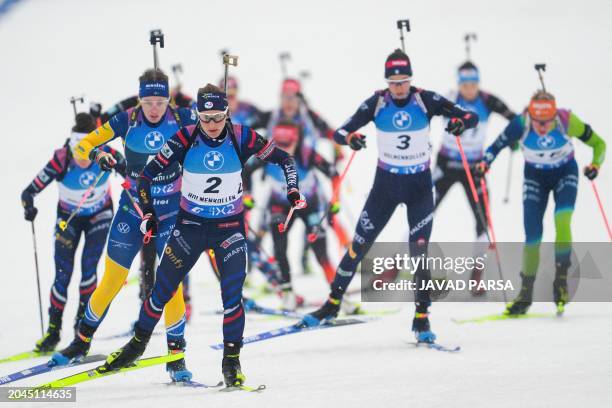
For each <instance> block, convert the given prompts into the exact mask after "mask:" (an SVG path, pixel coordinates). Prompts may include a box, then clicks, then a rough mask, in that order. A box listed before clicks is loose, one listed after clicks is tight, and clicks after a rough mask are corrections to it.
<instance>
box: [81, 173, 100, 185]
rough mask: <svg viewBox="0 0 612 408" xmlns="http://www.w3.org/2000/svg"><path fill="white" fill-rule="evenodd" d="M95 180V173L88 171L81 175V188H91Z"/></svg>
mask: <svg viewBox="0 0 612 408" xmlns="http://www.w3.org/2000/svg"><path fill="white" fill-rule="evenodd" d="M95 179H96V175H95V174H93V172H91V171H86V172H85V173H83V174H81V177H79V184H80V185H81V187H83V188H87V187H89V186H91V183H93V181H94V180H95Z"/></svg>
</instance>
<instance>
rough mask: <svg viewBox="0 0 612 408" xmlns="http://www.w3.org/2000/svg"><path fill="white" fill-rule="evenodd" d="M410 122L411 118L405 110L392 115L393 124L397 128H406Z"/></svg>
mask: <svg viewBox="0 0 612 408" xmlns="http://www.w3.org/2000/svg"><path fill="white" fill-rule="evenodd" d="M411 124H412V118H411V117H410V115H409V114H408V112H406V111H398V112H395V115H393V126H395V127H396V128H397V129H402V130H403V129H408V128H409V127H410V125H411Z"/></svg>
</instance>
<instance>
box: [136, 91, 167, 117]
mask: <svg viewBox="0 0 612 408" xmlns="http://www.w3.org/2000/svg"><path fill="white" fill-rule="evenodd" d="M169 102H170V100H169V99H168V98H164V97H163V96H145V97H144V98H141V99H140V106H142V113H144V115H145V118H147V120H148V121H149V122H151V123H157V122H159V121H160V120H161V118H162V117H163V116H164V114H165V113H166V109H168V103H169Z"/></svg>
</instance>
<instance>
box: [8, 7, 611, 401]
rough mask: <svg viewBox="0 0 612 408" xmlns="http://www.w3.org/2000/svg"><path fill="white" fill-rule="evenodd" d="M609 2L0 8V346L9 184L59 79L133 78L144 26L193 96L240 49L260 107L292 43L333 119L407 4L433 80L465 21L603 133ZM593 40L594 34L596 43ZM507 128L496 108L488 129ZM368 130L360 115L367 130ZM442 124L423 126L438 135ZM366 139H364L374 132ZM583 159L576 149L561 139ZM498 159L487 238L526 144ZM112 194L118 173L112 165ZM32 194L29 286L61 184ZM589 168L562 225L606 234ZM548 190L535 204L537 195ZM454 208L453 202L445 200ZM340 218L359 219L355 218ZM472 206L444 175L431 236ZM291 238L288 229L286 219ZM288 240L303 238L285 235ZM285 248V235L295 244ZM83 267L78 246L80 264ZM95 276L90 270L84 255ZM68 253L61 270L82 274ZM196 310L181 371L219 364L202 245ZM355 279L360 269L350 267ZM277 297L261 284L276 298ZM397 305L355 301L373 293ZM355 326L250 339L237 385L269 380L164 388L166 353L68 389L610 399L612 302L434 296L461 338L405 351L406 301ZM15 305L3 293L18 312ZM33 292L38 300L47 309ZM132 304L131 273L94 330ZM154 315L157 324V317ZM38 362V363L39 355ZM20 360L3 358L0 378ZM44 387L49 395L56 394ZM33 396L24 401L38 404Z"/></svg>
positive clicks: (32, 330) (26, 176)
mask: <svg viewBox="0 0 612 408" xmlns="http://www.w3.org/2000/svg"><path fill="white" fill-rule="evenodd" d="M610 15H612V3H610V2H607V1H603V0H602V1H588V2H570V1H549V0H546V1H538V2H533V1H528V0H515V1H512V2H491V1H486V0H465V1H461V2H443V1H440V0H438V1H427V2H425V1H411V2H407V1H385V2H379V3H372V2H369V1H350V2H349V1H334V2H330V1H326V2H324V1H321V0H311V1H308V2H300V3H292V4H289V3H287V2H284V3H280V2H274V3H272V2H270V3H264V2H254V1H246V0H235V1H232V2H231V3H221V2H216V3H212V2H200V1H187V0H184V1H180V2H179V1H176V2H169V1H161V0H149V1H144V0H136V1H130V2H126V1H120V0H106V1H101V0H97V1H93V0H90V1H88V2H80V1H76V0H56V1H53V2H51V1H43V0H29V1H22V2H19V3H18V4H17V5H15V6H14V7H13V8H12V10H11V12H10V13H9V14H7V15H4V16H3V18H2V20H0V55H2V60H1V63H0V77H1V78H2V79H3V81H2V98H0V112H2V113H1V116H0V119H1V121H0V122H1V123H2V128H3V136H4V137H3V142H4V145H3V152H4V154H3V155H2V160H0V174H2V181H3V185H4V186H5V187H4V189H3V191H4V193H3V196H4V197H5V199H4V200H3V201H2V204H1V205H2V213H3V214H4V217H3V220H2V221H3V225H2V226H3V228H5V230H6V231H10V235H8V234H6V235H5V237H4V238H3V240H2V245H1V246H0V251H1V252H0V257H1V259H2V260H3V261H4V268H3V272H2V273H0V299H2V300H1V301H0V306H1V309H0V310H1V314H0V316H1V321H2V324H3V327H4V330H1V331H0V344H1V345H2V354H3V355H4V354H6V355H10V354H14V353H17V352H21V351H24V350H25V349H27V348H29V347H30V346H31V345H33V344H34V341H35V340H36V339H37V338H38V337H39V335H40V333H39V327H38V310H37V300H36V288H35V287H36V283H35V275H34V271H33V269H34V265H33V259H32V248H31V245H32V243H31V236H30V228H29V226H28V225H27V224H26V223H25V222H24V221H23V218H22V210H21V206H20V205H19V196H20V193H21V190H22V189H23V188H24V187H25V186H26V185H27V183H28V182H29V181H30V180H31V178H32V177H33V176H34V175H35V174H36V173H37V172H38V171H39V170H40V168H41V167H42V165H43V164H44V163H45V161H46V160H48V158H49V157H50V155H51V152H52V151H53V149H54V148H56V147H57V146H59V145H60V144H61V143H62V142H63V140H64V139H65V138H66V137H67V136H68V134H69V128H70V126H71V121H72V108H71V107H70V105H69V103H68V100H69V98H70V96H73V95H80V94H84V95H85V96H86V98H87V99H88V100H95V101H101V102H102V103H103V104H104V105H105V106H107V107H108V106H110V105H111V104H112V103H114V102H116V101H118V100H120V99H122V98H124V97H126V96H128V95H131V94H132V93H133V92H135V90H136V86H137V82H136V78H137V77H138V75H140V73H141V72H142V71H143V70H144V69H145V68H147V67H149V65H150V64H151V49H150V46H149V45H148V33H149V30H151V29H154V28H162V29H163V30H164V33H165V34H166V48H165V49H163V50H162V51H161V52H160V60H161V64H162V67H164V68H166V70H167V71H169V67H170V65H171V64H174V63H178V62H180V63H182V65H183V68H184V71H185V74H184V78H183V81H184V86H185V89H186V90H187V91H188V92H190V93H192V94H194V93H195V90H196V89H197V87H199V86H201V85H203V84H205V83H206V82H216V81H217V80H218V78H219V76H220V74H221V65H220V62H219V57H218V51H219V50H220V49H221V48H224V47H228V48H229V49H230V50H231V52H233V53H235V54H237V55H239V56H240V60H239V66H238V68H237V69H236V71H235V73H236V75H237V76H238V77H239V80H240V83H241V92H242V96H243V97H244V99H246V100H250V101H252V102H255V103H256V104H257V105H259V106H261V107H263V108H272V107H273V106H275V105H276V103H277V98H278V96H277V94H278V87H279V79H280V76H281V73H280V67H279V64H278V53H279V52H281V51H285V50H289V51H291V53H292V57H293V59H292V61H291V62H290V65H289V69H290V73H292V74H297V73H298V71H299V70H302V69H308V70H310V71H311V73H312V79H311V80H310V81H308V82H307V83H306V84H305V89H306V94H307V97H308V99H309V101H310V103H311V104H312V106H313V107H314V108H315V109H316V110H318V111H319V112H321V114H322V115H323V116H324V117H325V118H326V119H328V120H329V121H330V122H331V123H332V124H335V125H339V124H340V123H342V121H344V120H345V119H346V118H347V117H348V116H349V115H350V114H351V113H352V112H353V111H354V110H355V109H356V108H357V107H358V106H359V104H360V103H361V102H362V101H363V100H364V99H365V98H366V97H368V96H369V95H370V94H371V92H372V91H373V90H375V89H378V88H381V87H383V86H384V82H383V81H382V74H383V68H382V64H383V61H384V58H385V57H386V55H387V54H388V53H390V52H391V51H392V49H393V48H395V47H397V46H398V45H399V40H398V38H397V37H398V33H397V29H396V28H395V20H397V19H398V18H406V17H409V18H410V20H411V26H412V30H413V31H412V32H411V33H409V34H408V35H407V36H406V46H407V50H408V52H409V54H410V56H411V58H412V62H413V67H414V71H415V79H414V82H415V84H416V85H417V86H422V87H425V88H428V89H433V90H436V91H439V92H441V93H445V92H446V91H448V90H449V89H450V88H451V87H452V86H453V84H454V70H455V67H456V66H457V65H459V63H461V62H462V61H463V57H464V54H463V42H462V38H463V34H464V33H465V32H467V31H475V32H477V33H478V41H477V42H476V43H475V44H474V45H473V49H472V55H473V58H474V60H475V61H476V63H477V64H478V65H479V66H480V68H481V73H482V78H483V88H484V89H487V90H490V91H492V92H494V93H496V94H498V95H500V96H501V97H502V98H503V99H504V100H506V101H507V102H508V103H509V104H510V106H511V107H512V108H514V109H516V110H518V109H521V108H522V107H523V106H524V105H525V103H526V102H527V101H528V98H529V96H530V95H531V94H532V92H533V91H534V90H535V89H536V87H537V86H538V82H537V76H536V74H535V72H534V71H533V64H534V63H539V62H546V63H547V64H548V71H547V72H546V81H547V85H548V87H549V89H550V90H552V91H553V92H554V93H555V94H556V95H557V98H558V103H559V105H560V106H563V107H571V108H572V109H573V110H574V111H575V112H576V113H577V114H578V115H580V116H581V117H583V118H584V119H585V120H586V121H587V122H589V123H590V124H591V125H592V126H593V128H594V129H595V130H596V131H597V132H598V133H599V134H600V135H602V136H603V137H604V138H605V139H607V140H608V141H610V139H609V134H610V133H611V132H612V122H610V121H609V118H608V116H607V115H608V104H607V103H606V101H605V100H604V97H605V96H606V95H609V94H610V93H611V91H612V76H610V75H609V73H610V71H611V70H612V61H611V58H610V53H609V43H610V40H611V39H612V35H611V34H612V27H611V26H610V24H609V21H608V20H609V17H610ZM606 50H608V51H606ZM503 126H504V121H503V120H501V119H493V120H492V122H491V125H490V132H489V137H490V139H489V140H492V138H493V137H494V135H496V134H497V133H498V132H499V131H500V130H501V129H502V128H503ZM364 131H365V133H366V134H368V135H371V136H370V137H373V136H374V133H373V127H371V126H369V127H366V128H365V129H364ZM440 131H441V124H440V122H437V121H435V122H434V123H433V126H432V136H433V137H432V140H433V143H434V148H437V146H438V145H439V142H440V137H439V135H440V134H441V132H440ZM370 146H373V144H370ZM576 150H577V160H578V162H579V164H580V165H581V166H584V165H585V164H587V163H588V161H589V160H590V154H591V153H590V149H589V148H588V147H585V146H583V145H581V144H580V143H579V142H578V143H576ZM359 155H360V160H358V161H357V165H356V166H355V167H354V168H352V169H351V172H350V173H349V176H348V183H347V184H348V185H347V187H348V188H347V193H348V194H345V197H347V198H349V197H350V200H345V202H344V203H343V205H344V207H345V208H346V209H347V213H348V212H350V213H352V214H358V213H359V211H360V209H361V206H362V203H363V201H364V200H365V195H366V194H367V192H368V190H369V187H370V185H371V181H372V179H373V174H374V166H375V160H376V152H375V149H374V148H372V147H371V148H369V149H367V150H366V151H364V152H362V153H359ZM519 157H520V156H516V157H515V160H514V162H513V167H512V193H511V200H510V203H509V204H507V205H504V204H503V203H502V197H503V194H504V188H505V182H506V175H507V164H508V163H507V160H508V154H507V153H503V154H502V155H501V156H500V157H499V160H498V161H497V162H496V163H495V165H494V167H493V170H492V172H491V174H490V176H489V179H490V182H491V199H492V209H493V210H492V211H493V219H494V223H495V224H494V225H495V228H496V233H497V236H498V239H499V240H500V241H521V240H522V239H523V227H522V208H521V200H520V190H521V182H522V163H521V162H522V160H521V159H519ZM608 169H609V166H608V165H605V166H604V168H603V171H602V175H601V177H600V178H598V179H597V183H598V186H599V188H600V192H601V194H602V199H603V201H604V205H606V208H607V210H608V214H610V215H612V211H610V203H612V188H611V187H612V184H611V180H612V176H611V175H610V172H609V170H608ZM113 182H114V191H115V192H116V193H117V192H118V191H119V190H120V188H119V185H118V183H119V180H118V179H114V181H113ZM48 190H49V191H45V192H44V193H43V194H41V195H40V196H39V197H37V199H36V205H37V206H38V208H39V209H40V213H39V216H38V218H37V221H36V226H37V233H38V237H37V238H38V255H39V262H40V265H41V286H42V291H43V302H44V304H45V305H47V304H48V290H49V287H50V285H51V282H52V279H53V273H54V271H53V262H52V259H53V258H52V257H53V245H52V243H53V241H52V226H53V222H54V215H55V201H56V197H57V195H56V194H57V193H56V191H57V187H55V186H52V187H50V188H49V189H48ZM590 190H591V189H590V187H589V186H588V183H587V180H586V179H585V178H584V177H581V178H580V189H579V194H578V201H577V206H576V212H575V214H574V218H573V234H574V240H575V241H584V242H589V241H605V240H606V239H607V236H606V233H605V229H604V227H603V225H602V221H601V217H600V214H599V211H598V209H597V205H596V203H595V200H594V197H593V194H592V192H591V191H590ZM549 207H550V206H549ZM460 214H461V215H460ZM350 225H351V229H352V226H353V225H354V218H353V220H352V221H351V223H350ZM405 230H406V227H405V215H404V212H403V211H398V212H397V213H396V214H395V216H394V218H393V219H392V220H391V222H390V223H389V226H388V227H387V228H386V229H385V231H384V232H383V233H382V234H381V236H380V240H381V241H394V240H398V239H401V237H403V236H404V234H405ZM472 231H473V220H472V217H471V215H469V207H468V205H467V202H466V200H465V199H464V197H463V192H461V191H460V190H459V189H458V188H455V189H454V190H453V191H452V192H451V193H450V194H449V196H448V197H447V198H446V200H445V202H444V203H443V205H442V207H441V208H440V210H439V211H438V213H437V214H436V221H435V224H434V233H433V237H432V239H433V240H437V241H466V240H471V239H473V232H472ZM294 234H295V236H298V235H299V231H296V232H294ZM544 239H545V241H551V240H553V239H554V224H553V218H552V209H551V208H549V210H548V212H547V213H546V220H545V237H544ZM297 241H298V242H299V239H298V240H297ZM292 251H293V252H292V258H296V259H297V258H298V257H299V253H298V251H299V245H293V246H292ZM77 265H78V263H77ZM99 271H100V273H102V267H100V268H99ZM78 273H79V270H78V266H77V268H76V271H75V274H78ZM321 276H322V273H321V272H320V271H317V272H316V274H315V276H314V277H313V276H311V277H303V276H298V278H297V279H296V285H295V286H296V288H297V289H298V290H299V292H300V293H303V294H304V295H306V296H307V297H308V298H309V299H313V300H314V299H322V298H323V297H324V296H325V295H326V285H325V284H324V281H323V279H322V277H321ZM192 279H193V297H194V308H195V310H194V317H193V321H192V322H191V323H190V325H189V326H188V329H187V330H188V331H187V339H188V342H189V349H188V352H187V356H188V365H189V367H190V368H191V369H192V371H193V372H194V375H195V379H197V380H200V381H202V382H206V383H216V382H217V381H218V380H219V379H220V377H221V376H220V356H221V355H220V352H216V351H213V350H212V349H209V348H208V345H210V344H214V343H217V342H219V341H220V340H221V338H220V336H221V334H220V329H221V319H220V317H219V316H214V315H210V314H200V312H204V311H210V310H213V309H216V308H219V307H220V295H219V293H218V285H217V284H216V281H215V279H214V277H213V275H212V273H211V272H210V268H209V267H208V265H207V261H206V260H200V261H199V263H198V264H197V265H196V267H195V268H194V270H193V271H192ZM357 283H358V282H356V284H357ZM76 286H77V285H76V284H75V283H74V279H73V285H72V287H71V290H70V293H69V301H70V303H69V305H68V306H67V310H66V313H65V321H64V332H63V335H64V337H63V341H62V343H61V345H65V344H67V342H68V341H69V339H70V338H71V336H70V327H71V325H72V316H74V313H75V310H76V304H75V301H74V300H75V299H76V298H77V296H78V294H77V289H76ZM277 302H278V301H277V300H276V299H274V298H268V299H266V300H265V301H264V303H265V304H267V305H270V306H277V305H278V303H277ZM397 305H399V304H390V305H389V304H387V305H385V304H367V305H365V307H366V308H368V309H372V310H375V309H379V308H383V309H388V308H390V307H391V308H393V307H396V306H397ZM401 306H403V307H402V310H401V311H400V312H399V313H397V314H392V315H386V316H384V317H383V318H381V319H380V320H378V321H376V322H370V323H368V324H364V325H356V326H351V327H344V328H337V329H330V330H322V331H315V332H311V333H304V334H296V335H292V336H286V337H282V338H279V339H275V340H270V341H265V342H261V343H258V344H253V345H248V346H246V347H245V348H244V350H243V352H242V364H243V368H244V371H245V374H246V375H247V377H248V382H249V383H250V384H253V385H256V384H261V383H265V384H266V385H267V386H268V390H266V391H264V392H263V393H261V394H247V393H232V394H220V393H218V392H217V391H214V390H201V389H178V388H169V387H164V386H161V385H160V384H161V383H163V382H166V381H168V378H167V375H166V374H165V372H164V370H163V369H162V368H152V369H148V370H142V371H139V372H138V373H132V374H126V375H117V376H114V377H110V378H107V379H103V380H99V381H95V382H92V383H86V384H83V385H81V386H79V387H78V404H79V406H88V407H97V406H109V405H111V404H112V405H113V406H117V407H121V406H128V405H129V406H131V407H145V406H162V405H166V404H167V405H171V404H182V405H187V406H191V405H192V404H196V403H197V404H203V405H205V406H224V407H228V408H229V407H234V406H245V405H247V404H248V405H249V406H254V407H260V406H261V407H281V406H286V405H292V406H296V407H302V406H304V407H306V406H308V407H310V406H336V407H345V406H346V407H366V406H403V405H409V406H416V405H418V406H426V407H447V406H458V407H485V406H486V407H489V406H495V407H516V406H521V407H544V406H546V407H548V406H551V407H552V406H554V407H570V406H576V405H577V404H581V405H583V406H589V407H607V406H610V404H611V403H612V393H611V392H610V389H609V385H610V380H612V346H611V343H610V337H611V336H612V325H610V317H611V315H612V306H611V305H610V304H609V303H581V304H571V305H570V306H569V307H568V309H567V313H566V316H565V317H563V318H562V319H526V320H517V321H504V322H490V323H483V324H463V325H458V324H456V323H453V322H452V320H451V319H452V318H456V319H462V318H469V317H474V316H480V315H486V314H490V313H496V312H500V311H501V310H502V308H503V306H502V305H501V304H498V303H443V304H435V305H434V306H433V308H432V315H431V319H432V325H433V328H434V330H435V332H436V333H437V334H438V337H439V340H440V342H441V343H444V344H449V345H455V344H458V345H461V346H462V351H461V353H457V354H448V353H439V352H436V351H431V350H425V349H414V348H413V347H411V346H410V345H408V344H407V342H408V341H411V340H412V335H411V333H410V322H411V319H412V313H413V308H412V306H411V305H401ZM13 307H14V308H15V309H13ZM45 307H46V306H45ZM532 311H533V312H550V311H552V304H536V305H534V306H533V308H532ZM137 312H138V301H137V288H136V287H135V286H128V287H126V288H125V289H124V290H123V291H122V292H121V293H120V294H119V295H118V296H117V298H116V299H115V301H114V303H113V305H112V306H111V310H110V312H109V314H108V316H107V318H106V320H105V322H104V323H103V325H102V327H101V329H100V330H99V333H98V336H100V337H102V336H106V335H111V334H114V333H117V332H120V331H124V330H125V329H126V328H127V327H128V326H129V324H130V323H131V322H132V321H133V319H135V318H136V316H137ZM290 323H291V321H290V320H286V319H279V318H269V317H261V316H252V315H249V316H248V319H247V327H246V333H245V334H246V335H250V334H254V333H257V332H260V331H263V330H268V329H272V328H275V327H280V326H284V325H288V324H290ZM158 329H161V327H159V328H158ZM124 341H125V340H113V341H102V340H99V341H96V342H95V343H94V346H93V348H92V351H93V352H96V353H108V352H111V351H113V350H114V349H116V348H117V347H119V346H121V345H122V344H123V343H124ZM164 349H165V346H164V339H163V336H155V337H154V338H153V340H152V341H151V344H150V346H149V348H148V351H147V355H154V354H159V353H163V352H164ZM40 361H42V360H38V361H37V363H38V362H40ZM28 364H29V362H21V363H10V364H9V363H7V364H3V365H2V366H0V373H1V374H2V375H4V374H7V373H10V372H14V371H17V370H18V369H22V368H24V367H26V366H28ZM74 371H77V369H70V370H64V371H62V372H59V373H54V374H50V375H46V376H39V377H35V378H33V379H29V380H25V381H22V382H20V383H16V384H15V385H35V384H39V383H42V382H45V381H48V380H50V379H53V378H59V377H60V376H63V375H64V374H65V375H68V374H69V373H70V372H74ZM61 405H62V404H58V405H57V406H61ZM35 406H39V405H35Z"/></svg>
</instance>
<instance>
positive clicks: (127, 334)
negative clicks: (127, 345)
mask: <svg viewBox="0 0 612 408" xmlns="http://www.w3.org/2000/svg"><path fill="white" fill-rule="evenodd" d="M160 334H162V333H159V332H153V333H152V334H151V335H152V336H159V335H160ZM133 335H134V329H133V328H132V329H130V330H127V331H124V332H122V333H117V334H111V335H110V336H101V337H97V340H115V339H125V338H128V337H132V336H133Z"/></svg>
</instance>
